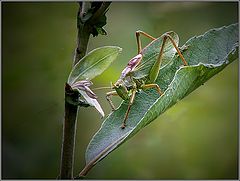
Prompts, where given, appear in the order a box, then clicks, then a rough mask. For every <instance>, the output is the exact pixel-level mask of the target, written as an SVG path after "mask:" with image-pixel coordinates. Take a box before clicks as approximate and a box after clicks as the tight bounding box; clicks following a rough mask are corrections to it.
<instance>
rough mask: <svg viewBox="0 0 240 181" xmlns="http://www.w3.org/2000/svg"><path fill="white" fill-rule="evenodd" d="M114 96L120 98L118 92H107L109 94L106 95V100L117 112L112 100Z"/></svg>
mask: <svg viewBox="0 0 240 181" xmlns="http://www.w3.org/2000/svg"><path fill="white" fill-rule="evenodd" d="M112 96H118V94H117V92H116V91H111V92H107V93H106V99H107V101H108V102H109V104H110V106H111V108H112V110H113V111H115V110H116V108H115V106H114V104H113V102H112V99H111V97H112Z"/></svg>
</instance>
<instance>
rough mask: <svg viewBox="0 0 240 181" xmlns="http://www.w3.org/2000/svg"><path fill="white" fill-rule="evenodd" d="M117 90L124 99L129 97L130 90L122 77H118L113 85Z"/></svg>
mask: <svg viewBox="0 0 240 181" xmlns="http://www.w3.org/2000/svg"><path fill="white" fill-rule="evenodd" d="M112 88H113V89H115V90H116V92H117V94H118V95H119V96H120V97H121V98H122V99H124V100H126V99H128V90H127V87H126V85H125V84H124V82H123V80H122V79H118V80H117V82H116V83H115V84H113V86H112Z"/></svg>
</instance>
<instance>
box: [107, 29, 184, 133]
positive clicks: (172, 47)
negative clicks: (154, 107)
mask: <svg viewBox="0 0 240 181" xmlns="http://www.w3.org/2000/svg"><path fill="white" fill-rule="evenodd" d="M140 35H144V36H146V37H148V38H150V39H151V40H152V41H151V43H149V44H148V45H147V46H146V47H144V48H143V49H142V45H141V39H140ZM136 39H137V46H138V54H137V55H136V56H135V57H133V58H132V59H131V60H130V61H129V62H128V64H127V66H126V67H125V68H124V70H123V71H122V73H121V76H120V77H119V79H118V80H117V81H116V83H115V84H113V85H112V89H114V91H111V92H108V93H107V95H106V98H107V100H108V102H109V104H110V106H111V108H112V109H113V110H115V107H114V105H113V102H112V100H111V97H112V96H120V97H121V98H122V99H123V100H129V104H128V108H127V111H126V114H125V117H124V120H123V123H122V125H121V128H122V129H124V128H125V127H126V121H127V118H128V115H129V112H130V109H131V106H132V104H133V101H134V98H135V95H136V92H138V91H139V90H146V89H149V88H155V89H156V90H157V92H158V93H159V95H160V96H161V95H162V91H161V89H160V87H159V86H158V84H156V83H155V81H156V79H157V77H158V74H159V70H160V67H161V65H162V62H168V61H171V60H172V59H173V57H174V55H175V54H176V52H177V53H178V55H179V57H180V58H181V60H182V62H183V64H184V65H187V62H186V60H185V59H184V57H183V55H182V53H181V52H180V50H179V48H178V42H179V38H178V35H177V34H176V33H175V32H173V31H171V32H167V33H165V34H163V35H162V36H160V37H159V38H154V37H152V36H151V35H149V34H147V33H145V32H143V31H136Z"/></svg>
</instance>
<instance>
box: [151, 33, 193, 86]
mask: <svg viewBox="0 0 240 181" xmlns="http://www.w3.org/2000/svg"><path fill="white" fill-rule="evenodd" d="M167 38H169V39H170V41H171V43H172V44H173V46H174V48H175V49H176V51H177V53H178V54H179V56H180V58H181V60H182V61H183V64H184V65H188V64H187V61H186V60H185V58H184V57H183V55H182V53H181V52H180V50H179V48H178V47H177V45H176V43H175V41H174V40H173V38H172V37H171V36H170V35H169V34H165V35H164V36H163V41H162V45H161V47H160V53H159V54H158V58H157V60H156V62H155V63H154V65H153V67H152V69H151V70H150V73H149V79H150V81H151V82H155V81H156V79H157V76H158V74H159V70H160V66H161V63H162V56H163V50H164V47H165V44H166V40H167Z"/></svg>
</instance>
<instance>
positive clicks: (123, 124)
mask: <svg viewBox="0 0 240 181" xmlns="http://www.w3.org/2000/svg"><path fill="white" fill-rule="evenodd" d="M136 91H137V90H136V89H133V91H132V95H131V97H130V100H129V104H128V108H127V112H126V114H125V117H124V120H123V123H122V126H121V128H122V129H124V128H125V127H126V121H127V118H128V114H129V112H130V109H131V106H132V104H133V101H134V98H135V95H136Z"/></svg>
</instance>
